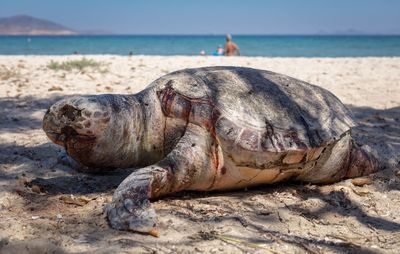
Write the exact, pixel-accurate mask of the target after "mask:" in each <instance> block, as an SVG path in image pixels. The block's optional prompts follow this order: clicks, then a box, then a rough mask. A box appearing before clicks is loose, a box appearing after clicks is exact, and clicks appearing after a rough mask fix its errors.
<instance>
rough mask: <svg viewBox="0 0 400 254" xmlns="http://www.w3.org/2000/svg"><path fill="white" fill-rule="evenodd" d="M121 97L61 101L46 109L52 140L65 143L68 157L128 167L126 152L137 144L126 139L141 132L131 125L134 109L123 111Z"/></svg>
mask: <svg viewBox="0 0 400 254" xmlns="http://www.w3.org/2000/svg"><path fill="white" fill-rule="evenodd" d="M118 100H121V98H119V97H117V96H115V95H98V96H75V97H71V98H68V99H64V100H61V101H58V102H57V103H55V104H54V105H52V106H51V107H50V108H49V109H48V110H47V112H46V114H45V116H44V119H43V130H44V131H45V132H46V135H47V136H48V137H49V138H50V140H51V141H53V142H54V143H56V144H58V145H62V146H64V147H65V150H66V151H67V153H68V155H69V156H71V157H72V158H73V159H75V160H76V161H78V162H80V163H81V164H83V165H85V166H87V167H89V168H93V169H94V168H99V167H101V168H116V167H121V166H125V164H129V161H127V160H128V159H127V158H128V156H127V155H126V154H125V152H127V151H128V150H133V151H134V150H135V149H134V146H135V144H134V143H133V144H132V142H127V140H133V137H132V136H135V135H139V134H138V133H137V132H136V131H134V128H133V127H132V126H130V124H131V123H132V122H134V121H132V116H131V115H127V114H129V113H131V112H130V111H129V110H122V109H121V108H122V107H123V105H121V101H118ZM122 100H123V99H122ZM123 101H125V100H123ZM126 108H128V107H126ZM124 114H125V115H124ZM129 120H131V121H129ZM130 130H133V131H130ZM123 135H125V137H124V136H123ZM128 146H129V147H128ZM121 155H122V157H121Z"/></svg>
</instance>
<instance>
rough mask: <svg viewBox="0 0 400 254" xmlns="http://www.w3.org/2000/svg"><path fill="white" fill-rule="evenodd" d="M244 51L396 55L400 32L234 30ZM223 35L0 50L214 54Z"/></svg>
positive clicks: (77, 40)
mask: <svg viewBox="0 0 400 254" xmlns="http://www.w3.org/2000/svg"><path fill="white" fill-rule="evenodd" d="M233 40H234V42H235V43H236V44H237V45H238V46H239V48H240V52H241V55H243V56H267V57H383V56H385V57H391V56H400V36H333V35H332V36H331V35H310V36H289V35H288V36H272V35H237V36H233ZM224 43H225V36H223V35H96V36H95V35H91V36H83V35H76V36H0V55H69V54H73V53H79V54H83V55H85V54H90V55H92V54H115V55H128V54H133V55H165V56H169V55H187V56H193V55H199V54H200V51H202V50H204V51H205V53H206V55H212V54H213V53H214V52H215V51H216V49H217V47H218V46H223V45H224Z"/></svg>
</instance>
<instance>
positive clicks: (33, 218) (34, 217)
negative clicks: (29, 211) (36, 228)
mask: <svg viewBox="0 0 400 254" xmlns="http://www.w3.org/2000/svg"><path fill="white" fill-rule="evenodd" d="M31 219H32V220H37V219H40V216H32V217H31Z"/></svg>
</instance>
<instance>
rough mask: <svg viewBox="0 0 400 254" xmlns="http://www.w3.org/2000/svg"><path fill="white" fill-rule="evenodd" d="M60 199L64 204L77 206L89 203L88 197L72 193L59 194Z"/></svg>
mask: <svg viewBox="0 0 400 254" xmlns="http://www.w3.org/2000/svg"><path fill="white" fill-rule="evenodd" d="M59 199H60V200H61V201H63V202H64V203H65V204H71V205H77V206H84V205H86V204H87V203H89V201H90V199H89V198H86V197H78V198H77V197H75V196H74V195H72V194H71V195H70V196H61V197H60V198H59Z"/></svg>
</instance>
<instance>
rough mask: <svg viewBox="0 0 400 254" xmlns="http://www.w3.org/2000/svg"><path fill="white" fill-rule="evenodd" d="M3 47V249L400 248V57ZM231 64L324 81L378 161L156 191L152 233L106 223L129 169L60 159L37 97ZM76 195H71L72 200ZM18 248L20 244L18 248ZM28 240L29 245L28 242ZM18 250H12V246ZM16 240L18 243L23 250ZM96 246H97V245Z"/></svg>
mask: <svg viewBox="0 0 400 254" xmlns="http://www.w3.org/2000/svg"><path fill="white" fill-rule="evenodd" d="M85 58H86V59H93V60H94V61H95V62H96V63H97V64H98V65H97V66H96V67H88V68H84V69H82V70H78V69H72V70H56V68H51V63H52V62H53V63H54V62H56V63H62V62H64V61H71V60H80V59H82V56H79V55H73V56H72V55H71V56H0V193H1V195H0V252H1V253H33V251H34V250H36V249H37V252H36V253H41V252H43V249H47V250H51V251H54V253H63V252H84V251H90V252H92V253H111V252H114V253H120V252H122V253H193V252H198V253H201V252H206V253H240V252H242V253H294V252H296V253H343V252H344V251H349V252H352V253H354V252H362V251H364V253H396V252H398V250H399V249H400V209H399V207H400V168H399V159H400V157H399V156H400V58H399V57H381V58H373V57H360V58H266V57H200V56H193V57H190V56H135V55H134V56H130V57H128V56H126V57H124V56H114V55H102V56H100V55H97V56H85ZM215 65H224V66H226V65H229V66H230V65H232V66H245V67H252V68H258V69H266V70H270V71H274V72H279V73H283V74H286V75H289V76H292V77H295V78H298V79H301V80H304V81H307V82H310V83H312V84H315V85H319V86H321V87H324V88H326V89H328V90H329V91H331V92H333V93H334V94H335V95H336V96H337V97H338V98H339V99H340V100H342V102H343V103H344V104H346V105H347V106H348V107H349V108H350V109H351V111H352V112H353V114H354V116H355V118H356V120H357V121H358V123H359V126H358V127H356V128H355V130H354V135H355V137H356V138H357V140H359V141H360V142H363V143H366V144H368V145H369V146H370V147H371V150H372V151H373V152H374V153H375V154H376V155H377V156H378V157H379V158H380V160H381V162H382V164H383V165H384V166H385V169H384V170H383V171H381V172H378V173H376V174H374V175H372V176H370V177H368V178H367V179H368V180H365V181H364V183H360V182H352V181H351V180H345V181H342V182H339V183H336V184H332V185H326V186H316V185H304V184H293V183H288V184H285V183H283V184H279V185H273V186H261V187H257V188H253V189H248V190H241V191H234V192H214V193H194V192H185V193H179V194H176V195H173V196H169V197H167V198H164V199H161V200H158V201H156V202H155V203H154V207H155V208H156V210H157V211H158V215H159V218H160V223H159V231H160V237H159V238H154V237H151V236H145V235H140V234H134V233H130V232H120V231H116V230H113V229H111V228H110V227H109V225H108V223H107V221H106V218H105V215H104V213H103V207H104V205H105V204H106V203H107V202H109V201H110V200H111V196H112V193H113V191H114V190H115V188H116V187H117V186H118V184H119V183H120V182H121V181H122V180H123V179H124V177H126V175H127V174H128V173H129V172H125V171H118V172H114V173H112V174H109V175H85V174H82V173H79V172H76V171H74V170H73V169H71V168H69V167H68V166H65V165H63V164H62V163H61V162H60V161H58V159H57V157H58V155H59V154H60V153H61V152H62V149H63V148H62V147H59V146H56V145H54V144H52V143H50V141H49V140H48V139H47V137H46V135H45V134H44V132H43V131H42V130H41V121H42V118H43V115H44V113H45V111H46V109H47V108H48V107H49V106H50V105H51V104H52V103H54V102H56V101H57V100H58V99H60V98H64V97H66V96H71V95H74V94H101V93H118V94H126V93H136V92H139V91H140V90H142V89H143V88H144V87H145V86H146V85H148V84H149V83H150V82H151V81H153V80H155V79H156V78H158V77H160V76H162V75H165V74H167V73H169V72H172V71H175V70H179V69H184V68H191V67H201V66H215ZM77 200H78V201H79V202H78V201H77ZM18 248H19V249H18ZM27 248H28V250H30V251H28V252H26V250H27ZM15 250H18V251H16V252H12V251H15ZM24 251H25V252H24ZM95 251H96V252H95Z"/></svg>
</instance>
